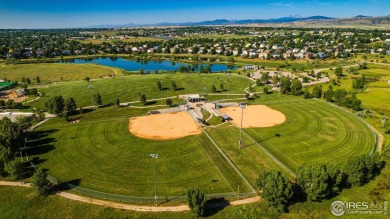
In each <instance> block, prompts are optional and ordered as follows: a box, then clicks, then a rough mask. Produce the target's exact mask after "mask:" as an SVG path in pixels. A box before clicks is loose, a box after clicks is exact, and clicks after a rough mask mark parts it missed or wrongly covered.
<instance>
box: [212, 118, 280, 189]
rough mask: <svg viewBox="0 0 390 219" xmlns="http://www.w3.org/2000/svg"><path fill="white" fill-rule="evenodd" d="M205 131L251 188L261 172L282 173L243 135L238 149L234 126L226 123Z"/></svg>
mask: <svg viewBox="0 0 390 219" xmlns="http://www.w3.org/2000/svg"><path fill="white" fill-rule="evenodd" d="M205 131H206V132H207V133H208V134H209V135H210V136H211V137H212V138H213V140H214V141H215V142H216V143H217V144H218V145H219V147H220V148H221V149H222V151H223V152H224V153H225V154H226V155H227V156H228V157H229V158H230V160H231V161H232V162H233V163H234V165H235V166H236V167H237V168H238V169H239V170H240V171H241V172H242V174H244V176H245V177H246V178H247V179H248V181H249V182H250V183H251V184H252V185H253V186H255V185H256V179H257V178H258V177H259V173H260V172H261V171H264V170H271V169H278V170H280V171H283V169H281V168H280V167H279V166H278V165H277V164H276V163H275V162H274V161H273V160H272V159H271V158H270V157H268V156H267V155H266V154H265V153H264V151H263V150H262V149H261V148H260V147H258V146H257V145H256V144H255V142H254V141H252V140H251V139H249V138H248V137H247V136H246V135H243V139H242V145H241V148H242V149H239V144H238V142H239V140H240V131H239V129H238V128H236V127H235V126H233V125H231V124H229V123H227V124H224V125H222V126H219V127H216V128H207V129H206V130H205Z"/></svg>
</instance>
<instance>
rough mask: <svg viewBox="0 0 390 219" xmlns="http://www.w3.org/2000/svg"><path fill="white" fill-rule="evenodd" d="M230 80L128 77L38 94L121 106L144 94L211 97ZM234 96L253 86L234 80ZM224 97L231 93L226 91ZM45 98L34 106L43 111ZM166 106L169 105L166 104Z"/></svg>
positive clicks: (51, 88)
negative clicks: (95, 99) (93, 97)
mask: <svg viewBox="0 0 390 219" xmlns="http://www.w3.org/2000/svg"><path fill="white" fill-rule="evenodd" d="M228 77H229V76H227V75H225V74H219V73H218V74H217V73H213V74H201V75H199V74H179V73H177V74H157V75H155V74H153V75H142V76H140V75H137V76H125V77H117V78H109V79H97V80H92V81H91V82H90V83H91V84H92V85H93V89H88V86H89V83H87V82H85V81H74V82H66V83H58V84H51V85H47V86H41V87H40V88H39V89H38V91H40V92H43V93H45V96H46V97H47V98H48V97H51V96H54V95H62V97H64V98H69V97H73V98H74V99H75V100H76V102H77V105H78V106H89V105H91V104H92V103H91V95H92V93H97V92H99V93H100V95H101V96H102V100H103V104H107V103H112V102H113V101H114V99H115V98H116V97H118V98H119V99H120V101H121V102H129V101H139V99H140V97H139V95H140V94H142V93H143V94H145V95H146V97H147V99H152V98H160V97H172V96H178V95H180V94H191V93H201V94H202V93H211V86H212V85H215V86H216V87H217V88H219V86H220V84H221V83H223V84H224V87H225V89H226V88H227V84H228V81H227V79H228ZM159 80H161V81H162V87H163V90H162V91H160V90H159V89H158V87H157V81H159ZM172 81H175V82H176V84H177V87H178V89H177V90H176V91H175V90H173V89H172ZM230 81H231V82H230V93H242V94H245V93H244V91H243V90H244V88H245V87H247V86H248V84H249V83H251V81H250V79H248V78H245V77H239V76H230ZM220 93H222V94H223V93H226V94H227V93H228V91H226V90H225V91H223V92H220ZM44 103H45V98H41V99H40V100H39V101H37V102H34V103H33V104H32V105H33V106H34V107H39V108H43V107H44ZM162 104H165V101H163V102H162Z"/></svg>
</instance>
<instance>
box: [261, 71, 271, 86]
mask: <svg viewBox="0 0 390 219" xmlns="http://www.w3.org/2000/svg"><path fill="white" fill-rule="evenodd" d="M268 79H269V75H268V73H266V72H263V73H261V82H263V83H264V84H265V83H267V82H268Z"/></svg>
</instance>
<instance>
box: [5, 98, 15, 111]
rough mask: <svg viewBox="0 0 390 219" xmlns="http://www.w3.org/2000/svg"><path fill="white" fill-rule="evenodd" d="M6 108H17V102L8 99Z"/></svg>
mask: <svg viewBox="0 0 390 219" xmlns="http://www.w3.org/2000/svg"><path fill="white" fill-rule="evenodd" d="M5 108H6V109H13V108H15V101H14V100H13V99H8V100H7V102H5Z"/></svg>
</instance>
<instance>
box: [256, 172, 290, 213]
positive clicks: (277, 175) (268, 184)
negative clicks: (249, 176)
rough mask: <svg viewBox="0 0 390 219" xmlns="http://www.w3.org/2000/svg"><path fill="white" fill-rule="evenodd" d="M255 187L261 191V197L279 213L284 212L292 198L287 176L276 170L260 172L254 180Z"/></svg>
mask: <svg viewBox="0 0 390 219" xmlns="http://www.w3.org/2000/svg"><path fill="white" fill-rule="evenodd" d="M256 184H257V186H258V187H259V188H260V189H261V190H262V195H261V196H262V197H263V198H264V199H265V200H267V201H268V202H269V204H270V205H271V206H273V207H275V208H276V209H277V210H278V211H279V212H283V211H285V210H286V207H287V204H288V201H289V199H290V198H291V196H292V188H291V184H290V183H289V181H288V178H287V176H286V175H285V174H284V173H281V172H280V171H277V170H271V171H267V172H261V173H260V176H259V178H258V179H257V180H256Z"/></svg>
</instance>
